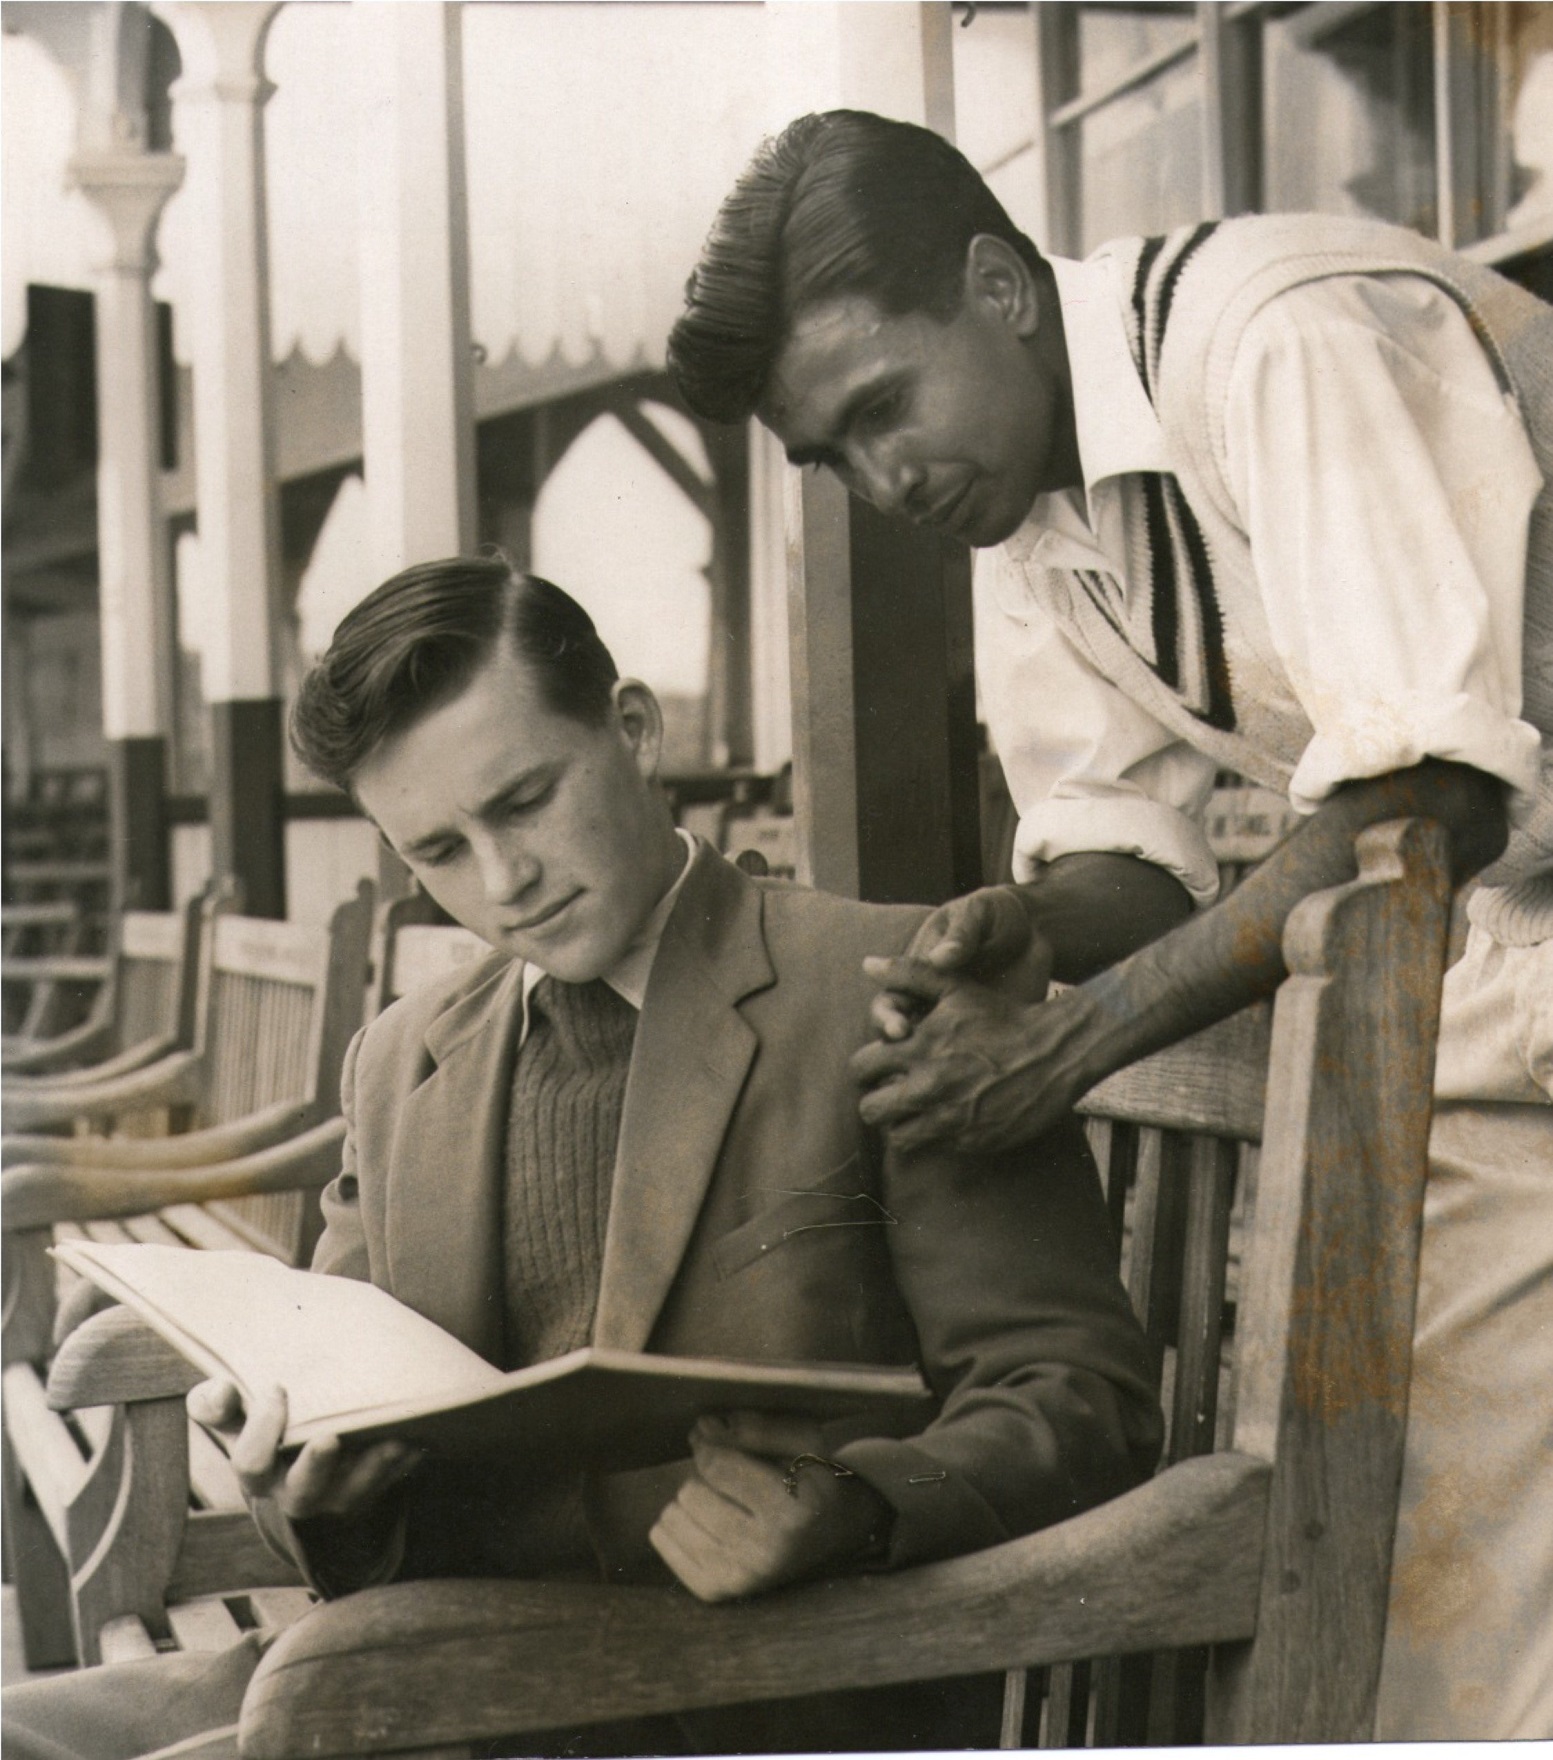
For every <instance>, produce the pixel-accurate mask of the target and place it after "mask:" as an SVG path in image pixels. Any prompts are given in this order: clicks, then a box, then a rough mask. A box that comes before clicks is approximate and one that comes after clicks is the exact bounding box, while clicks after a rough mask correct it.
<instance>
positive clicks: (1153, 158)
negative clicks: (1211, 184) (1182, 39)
mask: <svg viewBox="0 0 1553 1760" xmlns="http://www.w3.org/2000/svg"><path fill="white" fill-rule="evenodd" d="M1076 126H1077V127H1078V129H1079V131H1080V149H1079V157H1080V161H1081V162H1080V166H1079V188H1080V196H1079V213H1080V215H1081V216H1082V227H1081V230H1082V233H1083V248H1084V250H1085V251H1086V252H1087V251H1092V250H1093V249H1094V248H1095V247H1096V246H1097V245H1100V244H1103V243H1104V242H1105V241H1106V240H1107V239H1108V238H1121V237H1124V236H1127V235H1129V234H1132V233H1155V232H1165V231H1168V230H1169V228H1171V227H1172V226H1184V225H1187V224H1189V223H1190V222H1192V221H1194V220H1197V219H1200V218H1201V216H1202V89H1201V82H1200V80H1199V77H1198V72H1197V58H1196V56H1195V55H1194V56H1193V57H1192V58H1191V59H1190V60H1188V61H1185V62H1183V63H1182V64H1181V65H1180V66H1179V67H1173V68H1171V69H1170V70H1169V72H1167V73H1164V74H1161V75H1160V77H1159V78H1158V79H1154V80H1150V81H1149V83H1148V84H1147V85H1146V86H1142V87H1140V88H1139V89H1138V90H1137V91H1135V92H1128V93H1127V94H1126V96H1125V97H1121V98H1118V99H1117V100H1116V101H1115V102H1114V103H1111V104H1107V105H1105V106H1104V107H1103V108H1101V109H1099V110H1096V111H1094V112H1092V113H1091V114H1090V115H1088V116H1086V117H1085V118H1084V119H1083V121H1082V122H1080V123H1078V124H1077V125H1076Z"/></svg>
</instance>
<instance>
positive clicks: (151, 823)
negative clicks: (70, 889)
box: [108, 734, 173, 911]
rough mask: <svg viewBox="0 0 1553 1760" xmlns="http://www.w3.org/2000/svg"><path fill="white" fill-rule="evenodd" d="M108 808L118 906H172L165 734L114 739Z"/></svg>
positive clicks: (154, 908)
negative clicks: (163, 736) (163, 735)
mask: <svg viewBox="0 0 1553 1760" xmlns="http://www.w3.org/2000/svg"><path fill="white" fill-rule="evenodd" d="M108 813H109V836H110V850H111V859H112V862H113V899H114V906H115V908H116V909H118V910H132V911H166V910H171V909H172V903H173V875H172V847H171V843H170V839H169V836H168V826H167V741H166V740H165V739H164V738H162V736H161V735H160V734H155V735H152V736H150V737H148V738H141V739H113V740H109V741H108Z"/></svg>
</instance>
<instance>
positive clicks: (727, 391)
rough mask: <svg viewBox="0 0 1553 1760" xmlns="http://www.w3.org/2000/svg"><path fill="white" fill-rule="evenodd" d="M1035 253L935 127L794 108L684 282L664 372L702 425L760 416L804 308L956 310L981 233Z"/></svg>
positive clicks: (1033, 263)
mask: <svg viewBox="0 0 1553 1760" xmlns="http://www.w3.org/2000/svg"><path fill="white" fill-rule="evenodd" d="M983 232H985V233H990V234H991V235H992V236H993V237H994V238H1001V239H1003V240H1004V241H1005V242H1007V243H1008V244H1010V245H1011V246H1013V248H1014V249H1015V250H1017V251H1018V252H1019V254H1020V256H1021V257H1023V258H1024V260H1025V262H1027V263H1028V264H1029V265H1030V267H1031V268H1032V269H1038V268H1039V266H1040V262H1041V256H1040V252H1039V251H1037V250H1036V248H1035V246H1034V245H1033V244H1032V243H1031V242H1030V240H1029V239H1028V238H1026V237H1025V235H1024V234H1023V233H1022V232H1021V231H1020V230H1019V228H1018V227H1017V226H1015V225H1014V223H1013V221H1012V220H1010V219H1009V217H1008V215H1007V213H1006V212H1005V211H1004V208H1003V204H1002V203H1001V202H1000V201H999V200H998V199H997V197H996V196H995V195H993V193H992V191H991V190H990V189H988V187H987V185H986V184H985V182H983V180H982V177H981V175H980V173H979V172H978V171H977V170H976V169H975V167H974V166H973V165H972V164H971V163H970V161H969V160H968V159H966V158H965V156H964V155H963V154H962V153H960V152H957V151H956V150H955V148H954V147H952V146H951V145H950V144H949V142H948V141H946V140H945V139H944V138H943V136H942V135H938V134H934V133H933V131H932V130H931V129H926V128H917V127H915V126H914V125H913V124H911V123H909V122H892V121H890V120H889V119H887V118H886V117H883V116H874V115H871V114H869V113H868V112H867V111H864V110H828V111H825V112H824V113H822V114H814V115H810V116H800V117H799V118H798V120H797V121H796V122H791V123H789V124H788V125H787V127H786V128H784V129H783V130H782V132H781V134H779V135H778V136H777V137H776V138H775V139H774V140H768V141H766V142H765V143H764V144H763V145H762V146H761V147H760V148H759V150H758V151H757V152H756V154H755V156H754V158H753V159H752V160H751V161H750V163H749V165H748V166H747V167H746V168H745V171H744V173H743V175H742V176H741V177H740V178H739V181H738V182H737V183H736V184H735V185H734V187H733V189H732V191H731V192H730V194H729V195H728V197H727V199H726V200H725V201H724V202H723V205H722V207H721V208H720V209H719V210H718V212H717V218H716V219H715V220H714V221H713V222H712V230H711V232H710V233H709V234H708V235H707V240H706V244H705V245H704V246H703V247H702V251H701V260H700V262H699V263H697V265H696V267H695V269H694V270H693V271H692V273H691V276H690V280H689V282H688V283H687V284H686V288H685V310H684V312H683V314H682V315H681V317H680V319H679V322H678V323H677V324H676V325H675V326H674V329H673V332H672V333H671V334H670V337H669V371H670V372H671V373H672V374H673V376H674V380H675V383H676V384H677V385H678V386H679V389H680V394H681V396H683V398H684V399H685V402H686V403H687V404H689V405H690V407H691V408H692V409H693V410H694V411H695V412H696V413H697V414H698V415H701V416H705V417H706V418H707V419H708V420H709V421H716V422H736V421H744V420H745V419H746V418H747V417H749V416H750V415H752V414H753V413H754V410H755V407H756V405H757V404H758V403H759V401H760V398H761V394H762V392H763V390H764V389H765V385H766V381H767V379H768V378H769V377H770V374H771V369H772V366H773V364H774V363H775V361H776V357H777V355H778V354H779V353H780V352H781V350H782V346H783V344H784V343H785V342H786V340H787V336H788V333H789V331H790V329H791V327H792V324H793V320H794V319H795V318H796V317H797V315H798V314H799V313H800V312H801V311H802V310H803V308H804V307H805V306H808V305H811V304H813V303H816V302H818V301H821V300H826V299H832V298H836V297H840V296H844V295H849V294H860V295H863V296H865V297H866V298H868V299H870V300H872V301H873V302H874V304H875V305H876V306H878V308H879V309H880V310H881V311H882V312H884V313H885V314H886V315H888V316H890V317H900V316H902V315H904V314H905V313H907V312H927V313H929V314H930V315H931V316H933V317H935V318H938V319H940V320H947V319H949V318H951V317H953V316H954V314H955V312H956V311H958V310H959V307H960V300H961V297H962V294H963V291H964V285H965V280H964V277H965V258H966V252H967V250H968V249H969V247H970V242H971V240H972V239H973V238H975V237H976V235H977V234H978V233H983Z"/></svg>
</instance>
